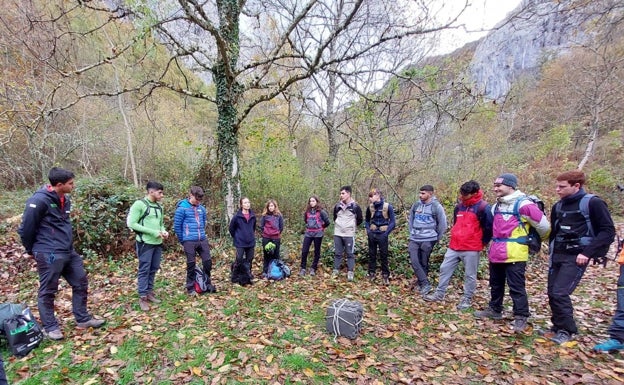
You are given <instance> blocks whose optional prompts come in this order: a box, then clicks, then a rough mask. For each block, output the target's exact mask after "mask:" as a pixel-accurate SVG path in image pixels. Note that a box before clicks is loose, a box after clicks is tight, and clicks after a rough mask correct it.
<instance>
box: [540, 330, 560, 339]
mask: <svg viewBox="0 0 624 385" xmlns="http://www.w3.org/2000/svg"><path fill="white" fill-rule="evenodd" d="M537 334H539V335H540V336H542V337H544V338H548V339H551V338H553V337H554V336H556V335H557V332H556V331H554V330H550V329H549V330H538V331H537Z"/></svg>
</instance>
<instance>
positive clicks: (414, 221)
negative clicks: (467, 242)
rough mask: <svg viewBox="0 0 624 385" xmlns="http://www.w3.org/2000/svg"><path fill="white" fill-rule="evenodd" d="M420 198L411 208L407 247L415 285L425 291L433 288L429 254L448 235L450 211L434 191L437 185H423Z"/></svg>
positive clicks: (428, 291)
mask: <svg viewBox="0 0 624 385" xmlns="http://www.w3.org/2000/svg"><path fill="white" fill-rule="evenodd" d="M418 197H419V200H417V201H416V202H415V203H414V204H413V205H412V208H411V209H410V211H409V215H408V218H407V227H408V230H409V244H408V246H407V251H408V253H409V257H410V263H411V265H412V269H413V270H414V275H415V276H416V279H415V281H414V283H413V285H412V287H413V289H414V290H418V291H419V292H420V294H421V295H423V296H424V295H427V294H429V293H430V292H431V290H432V288H431V284H430V283H429V279H428V278H427V275H428V274H429V256H430V255H431V252H432V251H433V247H434V246H435V245H436V243H437V242H438V241H439V240H440V239H441V238H442V236H444V232H445V231H446V227H447V225H446V213H445V212H444V207H442V205H441V204H440V202H438V200H437V198H436V197H435V196H434V195H433V186H431V185H428V184H427V185H424V186H422V187H421V188H420V192H419V194H418Z"/></svg>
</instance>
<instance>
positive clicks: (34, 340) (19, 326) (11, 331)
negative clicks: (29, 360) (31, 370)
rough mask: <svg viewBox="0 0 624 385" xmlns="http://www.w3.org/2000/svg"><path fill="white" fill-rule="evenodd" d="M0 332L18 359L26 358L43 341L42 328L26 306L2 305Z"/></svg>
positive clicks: (0, 308)
mask: <svg viewBox="0 0 624 385" xmlns="http://www.w3.org/2000/svg"><path fill="white" fill-rule="evenodd" d="M0 330H1V331H2V333H0V336H2V337H4V338H5V339H6V340H7V344H8V346H9V349H10V350H11V353H13V355H14V356H16V357H24V356H26V355H27V354H28V353H30V351H31V350H33V349H34V348H36V347H37V346H39V344H40V343H41V341H43V332H42V330H41V326H40V325H39V323H38V322H37V320H36V319H35V317H34V316H33V315H32V313H31V311H30V308H29V307H28V306H26V305H19V304H11V303H5V304H1V305H0Z"/></svg>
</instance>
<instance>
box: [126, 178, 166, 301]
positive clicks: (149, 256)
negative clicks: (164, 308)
mask: <svg viewBox="0 0 624 385" xmlns="http://www.w3.org/2000/svg"><path fill="white" fill-rule="evenodd" d="M145 188H146V190H147V195H146V196H145V198H143V199H139V200H137V201H136V202H134V203H133V204H132V206H131V207H130V212H129V213H128V219H127V224H128V227H129V228H131V229H132V230H134V232H135V233H136V245H135V249H136V253H137V257H138V259H139V268H138V273H137V291H138V293H139V307H140V308H141V310H143V311H149V310H150V302H151V303H154V304H158V303H160V302H161V301H160V300H159V299H158V298H156V296H155V295H154V279H155V277H156V272H157V271H158V269H160V260H161V258H162V250H163V247H162V243H163V239H167V238H168V237H169V233H168V232H167V230H165V225H164V221H163V208H162V206H161V205H160V203H159V202H160V201H161V200H162V198H163V196H164V192H163V190H164V187H163V185H162V184H160V183H158V182H154V181H149V182H147V185H146V186H145Z"/></svg>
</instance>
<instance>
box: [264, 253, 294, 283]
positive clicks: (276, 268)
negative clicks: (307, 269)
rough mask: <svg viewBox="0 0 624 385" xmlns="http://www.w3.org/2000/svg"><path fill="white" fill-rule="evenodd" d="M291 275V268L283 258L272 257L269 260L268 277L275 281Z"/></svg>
mask: <svg viewBox="0 0 624 385" xmlns="http://www.w3.org/2000/svg"><path fill="white" fill-rule="evenodd" d="M286 277H290V268H289V267H288V266H286V264H285V263H284V262H283V261H282V260H281V259H277V258H276V259H272V260H271V262H269V269H268V271H267V278H268V279H272V280H275V281H279V280H282V279H284V278H286Z"/></svg>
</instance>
